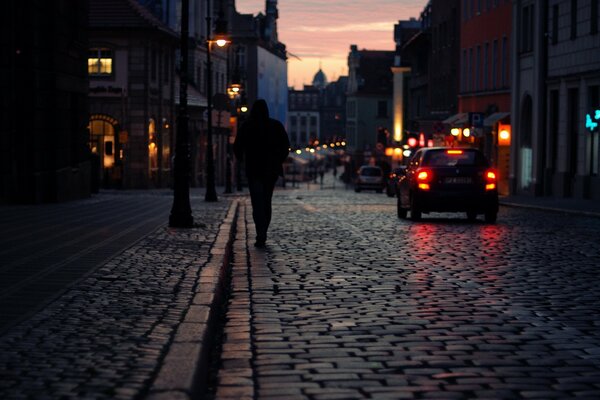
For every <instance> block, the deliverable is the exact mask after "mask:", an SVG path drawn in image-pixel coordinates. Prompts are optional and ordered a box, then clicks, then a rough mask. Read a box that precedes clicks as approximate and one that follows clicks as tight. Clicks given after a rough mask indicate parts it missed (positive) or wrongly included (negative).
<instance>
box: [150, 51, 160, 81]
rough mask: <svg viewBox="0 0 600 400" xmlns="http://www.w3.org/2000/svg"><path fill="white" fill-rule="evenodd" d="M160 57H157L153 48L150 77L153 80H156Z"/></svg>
mask: <svg viewBox="0 0 600 400" xmlns="http://www.w3.org/2000/svg"><path fill="white" fill-rule="evenodd" d="M157 62H158V59H157V57H156V50H152V52H151V53H150V79H152V82H156V64H157Z"/></svg>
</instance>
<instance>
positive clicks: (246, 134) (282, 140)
mask: <svg viewBox="0 0 600 400" xmlns="http://www.w3.org/2000/svg"><path fill="white" fill-rule="evenodd" d="M289 151H290V141H289V139H288V135H287V132H286V131H285V128H284V127H283V125H282V124H281V122H279V121H277V120H276V119H273V118H270V117H269V108H268V107H267V102H266V101H265V100H263V99H258V100H256V102H254V104H253V106H252V109H251V110H250V117H249V118H248V120H247V121H245V122H244V123H243V124H242V126H241V127H240V130H239V131H238V134H237V136H236V138H235V142H234V144H233V152H234V154H235V156H236V158H237V159H238V160H240V161H241V160H244V161H245V164H246V177H247V178H248V188H249V189H250V200H251V202H252V218H253V220H254V225H255V226H256V243H254V245H255V246H256V247H264V246H265V244H266V241H267V230H268V229H269V224H270V223H271V214H272V206H271V200H272V197H273V190H274V189H275V183H276V182H277V178H278V177H279V176H283V166H282V164H283V162H284V161H285V160H286V159H287V156H288V154H289Z"/></svg>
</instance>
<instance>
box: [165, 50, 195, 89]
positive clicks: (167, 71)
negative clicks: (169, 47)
mask: <svg viewBox="0 0 600 400" xmlns="http://www.w3.org/2000/svg"><path fill="white" fill-rule="evenodd" d="M170 61H171V60H170V58H169V54H168V53H167V54H165V67H164V69H163V71H165V81H166V82H168V81H169V79H170V78H171V76H170V71H171V68H169V63H170ZM198 82H200V80H198Z"/></svg>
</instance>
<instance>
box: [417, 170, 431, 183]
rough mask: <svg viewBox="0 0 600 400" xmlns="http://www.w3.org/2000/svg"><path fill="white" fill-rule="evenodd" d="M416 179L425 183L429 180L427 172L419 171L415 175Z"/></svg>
mask: <svg viewBox="0 0 600 400" xmlns="http://www.w3.org/2000/svg"><path fill="white" fill-rule="evenodd" d="M417 179H418V180H420V181H427V180H428V179H429V172H428V171H419V173H418V174H417Z"/></svg>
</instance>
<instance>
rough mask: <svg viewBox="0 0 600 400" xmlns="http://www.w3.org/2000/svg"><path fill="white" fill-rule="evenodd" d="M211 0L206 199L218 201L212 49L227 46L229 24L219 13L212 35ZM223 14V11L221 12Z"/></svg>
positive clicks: (207, 45)
mask: <svg viewBox="0 0 600 400" xmlns="http://www.w3.org/2000/svg"><path fill="white" fill-rule="evenodd" d="M210 3H211V1H210V0H207V1H206V75H207V84H206V97H207V109H208V116H207V119H206V122H207V124H208V126H207V128H206V195H205V197H204V200H205V201H217V191H216V190H215V160H214V155H213V138H212V108H213V106H212V101H213V99H212V97H213V88H212V83H213V76H212V61H211V51H212V44H213V42H214V43H216V44H217V46H219V47H223V46H225V44H227V40H226V39H224V35H225V32H226V30H227V24H226V22H225V21H224V20H223V18H222V15H219V19H218V20H217V24H216V29H215V34H216V36H217V37H216V38H213V37H212V36H213V35H212V17H211V10H210ZM221 14H222V12H221Z"/></svg>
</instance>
